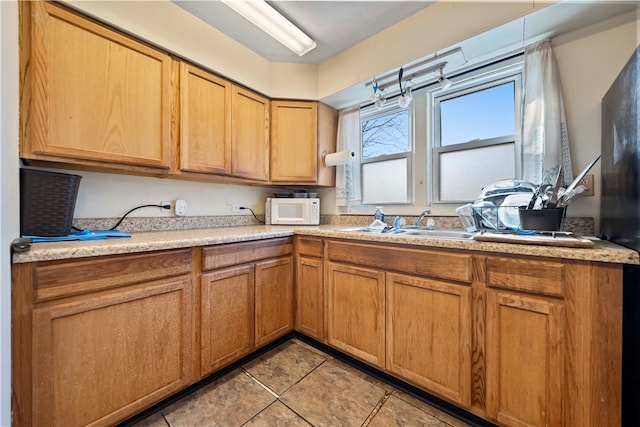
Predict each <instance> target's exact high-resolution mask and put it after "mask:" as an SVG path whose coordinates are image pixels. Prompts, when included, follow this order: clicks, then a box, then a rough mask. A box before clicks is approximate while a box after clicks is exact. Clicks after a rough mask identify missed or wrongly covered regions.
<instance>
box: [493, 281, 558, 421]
mask: <svg viewBox="0 0 640 427" xmlns="http://www.w3.org/2000/svg"><path fill="white" fill-rule="evenodd" d="M562 312H563V307H562V302H561V301H554V300H549V299H542V298H536V297H531V296H524V295H519V294H513V293H508V292H495V291H488V292H487V359H486V361H487V362H486V365H487V416H488V417H489V418H491V419H493V420H496V421H498V422H500V423H502V424H505V425H509V426H559V425H562V399H563V396H562V376H563V357H562V356H563V354H562ZM566 398H570V397H569V396H566Z"/></svg>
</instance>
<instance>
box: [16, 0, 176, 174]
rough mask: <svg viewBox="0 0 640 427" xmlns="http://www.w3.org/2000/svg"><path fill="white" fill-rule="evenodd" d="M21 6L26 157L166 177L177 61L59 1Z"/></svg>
mask: <svg viewBox="0 0 640 427" xmlns="http://www.w3.org/2000/svg"><path fill="white" fill-rule="evenodd" d="M20 7H21V8H22V9H21V30H20V31H21V43H20V45H21V81H23V82H24V84H23V87H22V93H21V108H22V111H21V118H22V119H21V147H20V148H21V150H20V155H21V157H23V158H26V159H32V160H47V161H56V162H65V163H77V164H84V165H93V166H107V167H111V168H114V167H116V168H119V169H124V170H127V169H133V170H141V171H148V172H161V173H164V172H166V170H168V169H169V168H170V166H171V158H170V157H171V141H172V134H171V133H172V102H173V98H172V96H173V94H172V78H173V77H172V76H173V71H174V70H173V67H174V61H173V60H172V58H171V57H170V56H169V55H167V54H165V53H163V52H161V51H159V50H156V49H153V48H151V47H149V46H147V45H145V44H142V43H139V42H137V41H135V40H134V39H132V38H130V37H126V36H124V35H122V34H120V33H118V32H116V31H113V30H110V29H108V28H106V27H104V26H102V25H99V24H96V23H94V22H93V21H90V20H88V19H86V18H84V17H81V16H79V15H76V14H75V13H72V12H70V11H68V10H66V9H64V8H62V7H59V6H57V5H55V4H53V3H49V2H20ZM122 165H127V166H128V167H125V168H123V167H122Z"/></svg>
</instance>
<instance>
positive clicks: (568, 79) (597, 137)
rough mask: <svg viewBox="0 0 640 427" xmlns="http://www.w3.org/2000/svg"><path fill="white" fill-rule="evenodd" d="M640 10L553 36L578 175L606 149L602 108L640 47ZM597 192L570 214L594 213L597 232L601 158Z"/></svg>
mask: <svg viewBox="0 0 640 427" xmlns="http://www.w3.org/2000/svg"><path fill="white" fill-rule="evenodd" d="M637 30H638V21H637V16H636V14H635V13H633V12H631V13H628V14H625V15H621V16H618V17H615V18H612V19H609V20H606V21H603V22H600V23H598V24H594V25H592V26H590V27H586V28H583V29H580V30H578V31H574V32H571V33H568V34H565V35H562V36H559V37H556V38H555V39H553V42H552V46H553V50H554V53H555V56H556V60H557V62H558V69H559V72H560V80H561V82H562V91H563V95H564V99H565V109H566V112H567V123H568V126H569V129H568V131H569V141H570V145H571V154H572V159H573V172H574V174H577V173H579V172H580V170H582V169H583V168H584V167H585V166H586V165H587V164H588V163H589V162H590V161H591V160H592V159H593V158H594V157H595V156H596V155H598V154H600V152H601V145H600V144H601V110H602V97H603V96H604V95H605V93H606V92H607V90H608V89H609V87H610V86H611V84H612V83H613V81H614V80H615V78H616V76H617V75H618V73H619V72H620V71H621V70H622V67H623V66H624V65H625V64H626V63H627V61H628V60H629V58H630V57H631V54H632V53H633V51H634V50H635V49H636V47H637V46H638V38H637ZM590 173H593V174H594V175H595V195H594V197H582V198H579V199H577V200H576V202H574V203H572V204H571V205H570V206H569V208H568V211H567V214H568V215H569V216H592V217H594V219H595V225H596V233H597V232H599V221H600V191H601V187H602V185H601V173H600V162H598V163H597V164H596V166H594V167H593V169H592V170H591V172H590Z"/></svg>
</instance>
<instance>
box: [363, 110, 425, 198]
mask: <svg viewBox="0 0 640 427" xmlns="http://www.w3.org/2000/svg"><path fill="white" fill-rule="evenodd" d="M411 112H412V109H411V107H409V108H405V109H401V108H400V107H397V106H394V105H392V106H389V107H387V108H385V109H383V110H380V111H378V110H376V109H375V108H373V107H372V108H370V109H367V110H363V111H362V112H361V126H362V133H361V134H362V204H403V203H410V202H411V181H412V176H411V161H412V152H413V142H412V132H411Z"/></svg>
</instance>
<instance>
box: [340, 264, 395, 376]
mask: <svg viewBox="0 0 640 427" xmlns="http://www.w3.org/2000/svg"><path fill="white" fill-rule="evenodd" d="M327 270H328V277H327V287H328V292H327V294H328V304H327V307H328V312H327V316H328V323H327V339H328V343H329V344H330V345H332V346H334V347H336V348H338V349H340V350H343V351H345V352H347V353H349V354H351V355H353V356H355V357H357V358H359V359H361V360H363V361H365V362H367V363H370V364H372V365H374V366H377V367H379V368H384V366H385V298H384V292H385V287H384V276H385V273H384V272H380V271H377V270H373V269H370V268H363V267H355V266H350V265H343V264H338V263H334V262H329V265H328V269H327Z"/></svg>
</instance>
